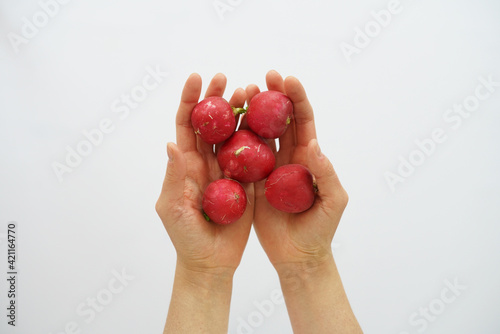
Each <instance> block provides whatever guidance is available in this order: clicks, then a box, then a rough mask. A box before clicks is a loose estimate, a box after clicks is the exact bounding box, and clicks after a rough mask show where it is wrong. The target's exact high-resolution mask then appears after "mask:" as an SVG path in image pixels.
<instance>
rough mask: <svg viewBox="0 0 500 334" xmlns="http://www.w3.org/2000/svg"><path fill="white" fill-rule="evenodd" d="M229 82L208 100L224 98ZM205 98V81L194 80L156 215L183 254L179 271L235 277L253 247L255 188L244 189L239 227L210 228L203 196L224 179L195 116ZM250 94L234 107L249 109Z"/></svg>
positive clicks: (219, 84)
mask: <svg viewBox="0 0 500 334" xmlns="http://www.w3.org/2000/svg"><path fill="white" fill-rule="evenodd" d="M225 87H226V77H225V76H224V75H223V74H217V75H215V76H214V78H213V79H212V81H211V83H210V85H209V87H208V88H207V91H206V94H205V97H208V96H222V95H223V94H224V90H225ZM200 93H201V78H200V76H199V75H198V74H192V75H191V76H190V77H189V78H188V80H187V81H186V84H185V86H184V89H183V91H182V97H181V102H180V106H179V109H178V111H177V117H176V137H177V145H176V144H174V143H168V144H167V154H168V157H169V160H168V164H167V172H166V176H165V181H164V183H163V188H162V191H161V194H160V197H159V199H158V201H157V203H156V211H157V212H158V215H159V216H160V218H161V220H162V221H163V224H164V226H165V229H166V230H167V232H168V234H169V236H170V238H171V240H172V243H173V244H174V247H175V249H176V251H177V261H178V265H181V266H183V267H185V268H187V269H189V270H194V271H220V270H223V271H229V272H234V270H235V269H236V267H237V266H238V264H239V263H240V260H241V257H242V254H243V251H244V249H245V246H246V243H247V241H248V236H249V233H250V229H251V225H252V219H253V212H254V208H253V204H254V190H253V185H252V184H249V185H243V186H244V188H245V191H246V192H247V198H248V203H247V208H246V211H245V213H244V214H243V216H242V217H241V218H240V219H239V220H238V221H237V222H236V223H234V224H230V225H217V224H215V223H212V222H207V221H206V220H205V218H204V216H203V213H202V206H201V203H202V197H203V191H204V190H205V188H206V187H207V186H208V184H209V183H210V182H212V181H215V180H217V179H220V178H222V177H223V175H222V172H221V170H220V168H219V165H218V163H217V158H216V156H215V154H214V147H213V145H210V144H207V143H205V142H203V141H202V140H201V139H200V138H199V137H198V136H196V135H195V133H194V130H193V127H192V125H191V112H192V110H193V108H194V107H195V106H196V104H197V103H198V100H199V98H200ZM245 100H246V92H245V90H243V89H241V88H239V89H237V90H236V91H235V92H234V94H233V96H232V98H231V99H230V100H229V104H231V105H232V106H235V107H243V105H244V103H245Z"/></svg>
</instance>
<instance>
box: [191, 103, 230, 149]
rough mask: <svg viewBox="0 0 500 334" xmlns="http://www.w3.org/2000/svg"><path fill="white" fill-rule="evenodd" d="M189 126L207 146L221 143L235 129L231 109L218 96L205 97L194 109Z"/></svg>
mask: <svg viewBox="0 0 500 334" xmlns="http://www.w3.org/2000/svg"><path fill="white" fill-rule="evenodd" d="M191 124H192V125H193V129H194V132H195V133H196V134H198V135H199V136H200V137H201V139H203V141H205V142H207V143H209V144H218V143H221V142H223V141H224V140H226V139H227V138H229V137H230V136H231V135H232V134H233V132H234V130H235V129H236V119H235V115H234V113H233V108H232V107H231V106H230V105H229V103H228V102H227V101H226V100H224V99H223V98H222V97H218V96H211V97H207V98H206V99H204V100H202V101H201V102H199V103H198V104H197V105H196V106H195V107H194V109H193V112H192V113H191Z"/></svg>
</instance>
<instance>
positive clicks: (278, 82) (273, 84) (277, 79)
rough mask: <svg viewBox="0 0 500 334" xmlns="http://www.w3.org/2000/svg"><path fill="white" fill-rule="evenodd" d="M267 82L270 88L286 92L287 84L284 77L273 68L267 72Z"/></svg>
mask: <svg viewBox="0 0 500 334" xmlns="http://www.w3.org/2000/svg"><path fill="white" fill-rule="evenodd" d="M266 83H267V89H268V90H276V91H278V92H282V93H284V92H285V85H284V82H283V77H282V76H281V75H280V74H279V73H278V72H276V71H275V70H271V71H269V72H267V74H266Z"/></svg>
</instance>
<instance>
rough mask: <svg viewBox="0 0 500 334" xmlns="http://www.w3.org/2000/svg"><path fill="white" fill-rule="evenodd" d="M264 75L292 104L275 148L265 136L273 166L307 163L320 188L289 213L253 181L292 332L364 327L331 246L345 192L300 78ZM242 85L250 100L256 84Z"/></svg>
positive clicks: (259, 222) (258, 225) (260, 228)
mask: <svg viewBox="0 0 500 334" xmlns="http://www.w3.org/2000/svg"><path fill="white" fill-rule="evenodd" d="M266 81H267V88H268V89H269V90H277V91H280V92H283V93H285V94H286V95H288V97H289V98H290V99H291V100H292V102H293V106H294V119H293V121H292V122H291V124H290V126H289V128H288V129H287V131H286V132H285V134H284V135H283V136H282V137H281V138H279V143H280V149H279V152H276V146H275V142H274V140H271V141H269V143H270V144H271V146H272V147H273V148H274V151H275V153H276V164H277V167H279V166H282V165H284V164H290V163H298V164H302V165H304V166H306V167H308V168H309V169H310V171H311V172H312V174H313V175H314V176H315V178H316V183H317V186H318V190H319V191H318V193H317V196H316V199H315V201H314V204H313V206H312V207H311V208H310V209H309V210H307V211H305V212H302V213H298V214H291V213H286V212H281V211H278V210H276V209H274V208H273V207H272V206H271V205H270V204H269V203H268V202H267V199H266V197H265V195H264V181H261V182H258V183H255V212H254V215H255V221H254V228H255V232H256V233H257V236H258V238H259V241H260V243H261V244H262V247H263V248H264V250H265V251H266V253H267V256H268V257H269V259H270V261H271V263H272V264H273V265H274V267H275V268H276V270H277V272H278V276H279V278H280V283H281V289H282V291H283V296H284V298H285V302H286V307H287V310H288V315H289V317H290V321H291V323H292V328H293V332H294V333H297V334H303V333H304V334H305V333H315V334H326V333H356V334H358V333H362V330H361V327H360V326H359V323H358V322H357V319H356V317H355V316H354V313H353V312H352V309H351V306H350V304H349V301H348V299H347V295H346V293H345V290H344V287H343V285H342V282H341V279H340V276H339V273H338V270H337V267H336V265H335V261H334V258H333V254H332V248H331V243H332V239H333V235H334V234H335V231H336V229H337V226H338V224H339V221H340V217H341V216H342V213H343V212H344V209H345V207H346V205H347V201H348V196H347V193H346V192H345V190H344V188H343V187H342V185H341V184H340V181H339V179H338V177H337V175H336V173H335V171H334V169H333V166H332V164H331V163H330V161H329V160H328V159H327V158H326V157H325V156H324V155H323V154H322V153H321V151H320V149H319V146H318V142H317V140H316V129H315V127H314V116H313V111H312V107H311V105H310V104H309V101H308V100H307V96H306V93H305V91H304V88H303V87H302V85H301V84H300V82H299V81H298V80H297V79H296V78H293V77H288V78H286V80H284V81H283V79H282V77H281V76H280V75H279V74H278V73H277V72H275V71H270V72H269V73H268V74H267V76H266ZM246 91H247V94H248V98H249V100H250V99H251V98H252V97H253V96H254V95H255V94H257V93H258V92H259V89H258V87H257V86H255V85H250V86H248V87H247V89H246Z"/></svg>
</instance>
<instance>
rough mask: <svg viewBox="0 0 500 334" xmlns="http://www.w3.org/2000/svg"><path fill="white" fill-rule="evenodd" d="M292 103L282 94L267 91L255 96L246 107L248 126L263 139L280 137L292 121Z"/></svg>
mask: <svg viewBox="0 0 500 334" xmlns="http://www.w3.org/2000/svg"><path fill="white" fill-rule="evenodd" d="M292 115H293V103H292V101H291V100H290V99H289V98H288V96H286V95H285V94H283V93H280V92H277V91H273V90H269V91H266V92H261V93H259V94H257V95H255V96H254V97H253V98H252V100H250V104H249V106H248V110H247V114H246V118H247V121H248V126H249V127H250V129H252V130H253V131H254V132H255V133H256V134H258V135H259V136H261V137H264V138H278V137H281V136H282V135H283V134H284V133H285V131H286V129H287V127H288V124H290V122H291V120H292Z"/></svg>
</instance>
